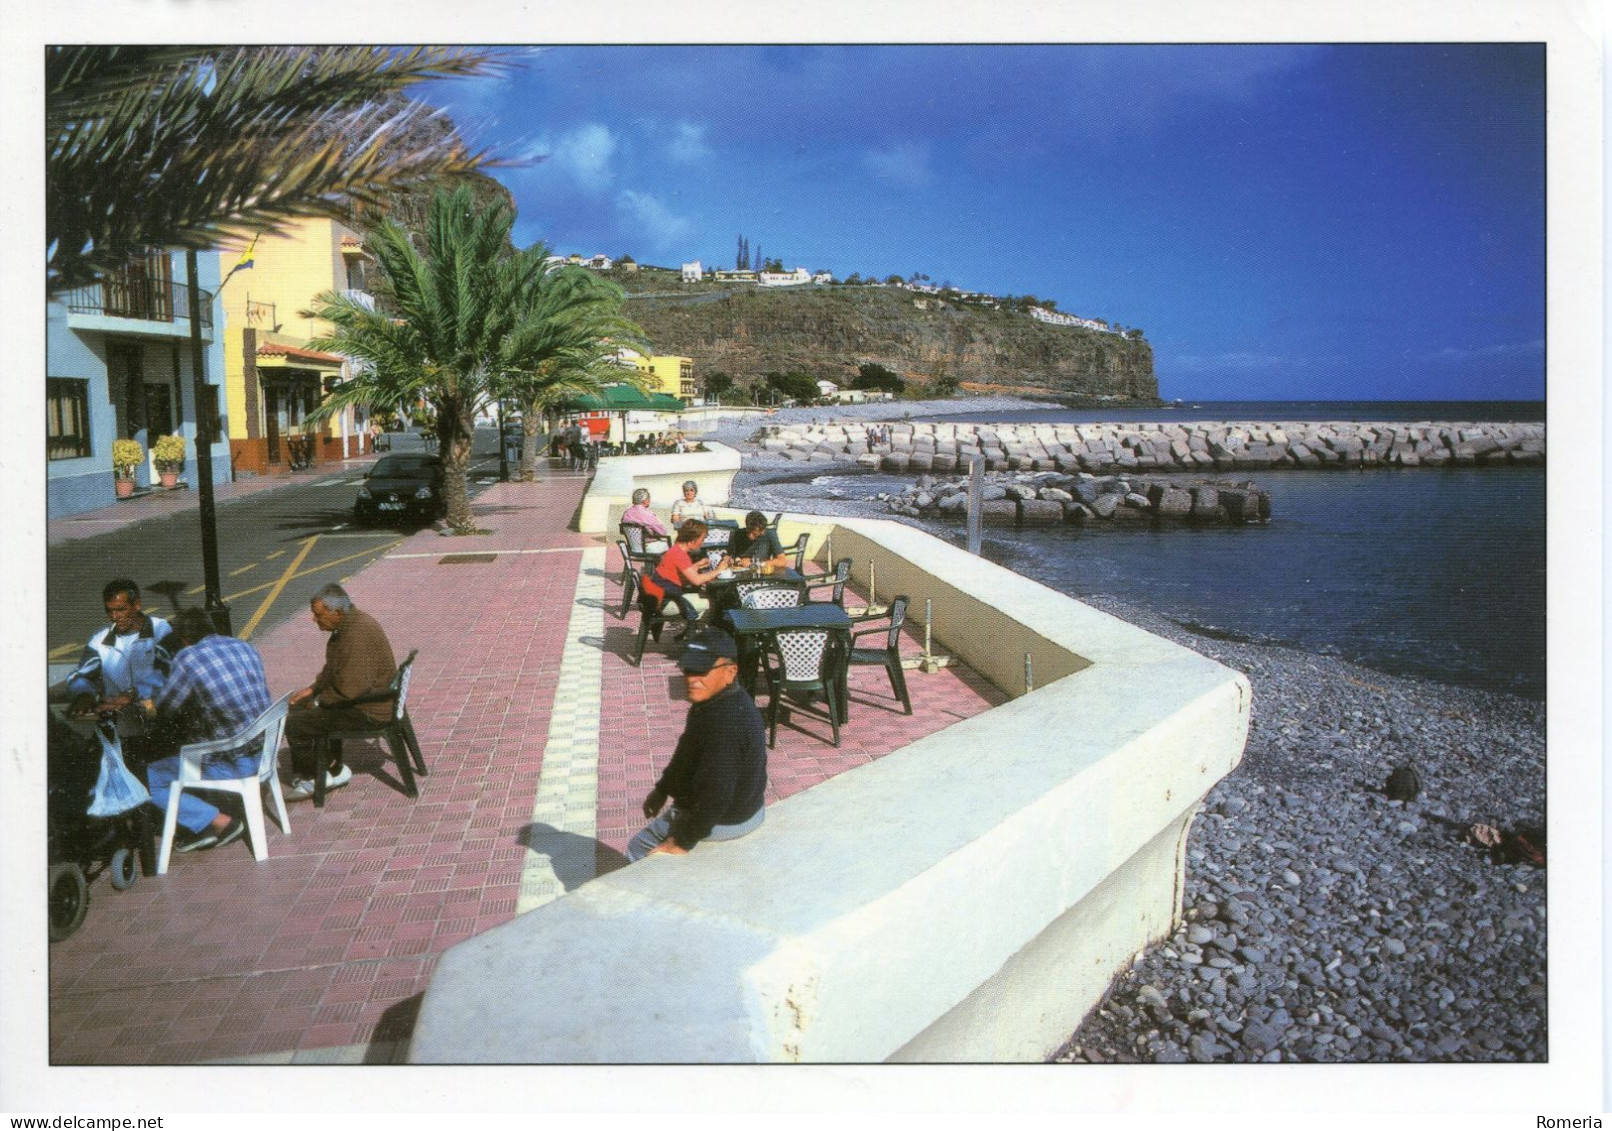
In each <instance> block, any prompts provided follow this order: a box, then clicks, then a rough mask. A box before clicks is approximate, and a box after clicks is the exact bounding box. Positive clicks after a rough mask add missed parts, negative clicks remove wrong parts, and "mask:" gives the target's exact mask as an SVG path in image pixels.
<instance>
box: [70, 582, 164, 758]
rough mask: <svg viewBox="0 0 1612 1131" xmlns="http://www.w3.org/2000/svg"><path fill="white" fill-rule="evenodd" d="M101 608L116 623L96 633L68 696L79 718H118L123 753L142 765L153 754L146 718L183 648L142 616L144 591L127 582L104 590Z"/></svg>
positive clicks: (157, 621)
mask: <svg viewBox="0 0 1612 1131" xmlns="http://www.w3.org/2000/svg"><path fill="white" fill-rule="evenodd" d="M101 604H102V606H103V607H104V608H105V609H106V615H107V617H108V618H109V619H110V620H111V623H110V624H108V625H107V626H106V627H104V628H99V629H97V630H96V631H95V635H94V636H91V637H90V639H89V643H88V644H86V645H84V650H83V651H82V652H80V653H79V657H78V667H77V668H75V669H74V670H73V674H72V675H70V676H68V677H67V694H68V697H69V699H70V701H71V704H72V708H71V709H72V711H73V712H74V713H75V714H91V713H94V712H102V713H112V712H115V713H116V714H117V728H118V735H119V736H120V738H121V739H122V740H123V746H124V753H125V754H126V755H127V756H129V758H130V759H131V760H132V761H134V762H140V761H143V760H144V757H145V755H146V754H147V753H148V752H147V750H146V749H145V743H144V739H143V736H144V735H145V732H146V726H145V720H146V714H147V712H148V711H149V709H150V706H151V702H152V700H153V699H154V698H155V696H156V694H157V692H158V691H159V690H161V689H162V685H163V684H164V683H165V682H166V681H167V679H168V671H169V668H170V666H171V664H172V661H173V653H174V651H175V649H177V648H178V646H179V642H178V640H177V638H176V637H175V636H174V635H173V629H172V628H171V627H170V626H169V624H168V622H167V621H165V620H163V619H162V618H161V617H153V616H148V615H147V614H146V613H145V612H143V611H142V610H141V608H140V587H139V586H138V585H136V584H135V583H134V582H133V581H132V580H130V579H129V578H127V577H115V578H113V579H112V580H111V581H108V582H107V583H106V585H105V586H103V587H102V589H101Z"/></svg>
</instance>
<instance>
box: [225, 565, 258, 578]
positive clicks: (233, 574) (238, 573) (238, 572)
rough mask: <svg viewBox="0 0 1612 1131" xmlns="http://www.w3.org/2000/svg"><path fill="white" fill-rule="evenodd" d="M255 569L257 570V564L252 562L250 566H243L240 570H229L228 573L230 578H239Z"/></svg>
mask: <svg viewBox="0 0 1612 1131" xmlns="http://www.w3.org/2000/svg"><path fill="white" fill-rule="evenodd" d="M256 568H257V563H256V562H253V563H252V564H251V565H243V566H242V567H241V568H240V569H236V570H231V571H230V576H231V577H239V576H241V574H243V573H246V572H247V571H248V570H254V569H256Z"/></svg>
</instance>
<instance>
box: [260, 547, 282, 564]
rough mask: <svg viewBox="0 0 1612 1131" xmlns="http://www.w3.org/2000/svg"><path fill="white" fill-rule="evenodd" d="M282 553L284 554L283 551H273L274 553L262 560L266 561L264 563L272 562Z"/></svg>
mask: <svg viewBox="0 0 1612 1131" xmlns="http://www.w3.org/2000/svg"><path fill="white" fill-rule="evenodd" d="M283 553H285V551H284V550H276V551H274V553H272V554H270V555H269V556H268V557H266V558H264V559H263V560H264V561H266V562H272V561H273V560H274V559H275V558H277V557H279V556H280V555H281V554H283Z"/></svg>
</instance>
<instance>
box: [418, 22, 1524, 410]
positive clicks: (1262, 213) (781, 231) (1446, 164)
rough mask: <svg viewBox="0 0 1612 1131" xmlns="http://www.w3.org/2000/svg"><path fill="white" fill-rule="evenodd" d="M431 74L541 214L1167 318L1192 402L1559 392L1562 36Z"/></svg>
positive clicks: (624, 57)
mask: <svg viewBox="0 0 1612 1131" xmlns="http://www.w3.org/2000/svg"><path fill="white" fill-rule="evenodd" d="M515 55H516V58H517V59H518V61H519V67H518V69H516V70H515V71H513V72H512V73H510V74H507V75H505V76H503V77H501V78H497V79H492V78H488V79H477V80H459V81H453V82H437V83H432V84H429V85H428V86H425V87H422V88H419V89H420V90H421V92H422V96H423V97H425V98H426V99H427V100H428V101H431V102H433V103H435V104H438V105H441V106H443V107H445V108H446V109H447V110H448V111H449V112H450V113H451V114H452V115H453V117H454V119H455V120H456V121H457V122H459V123H460V125H461V127H462V128H463V129H464V131H465V132H466V133H467V134H468V135H470V136H471V138H472V139H473V140H474V141H476V142H477V143H478V144H481V145H486V146H489V147H491V148H493V149H494V150H496V151H498V152H499V153H502V154H506V155H519V156H525V157H530V158H541V160H536V161H534V162H533V163H532V164H530V165H527V166H525V167H522V168H514V169H505V170H500V171H499V172H498V174H497V175H498V177H499V179H500V180H502V181H503V182H504V183H505V184H507V185H508V186H509V188H510V189H511V191H512V192H513V193H514V196H515V200H516V204H517V207H518V209H519V221H518V224H517V228H516V237H517V239H518V240H519V241H520V242H522V243H529V242H531V241H533V240H537V239H542V240H544V241H546V242H548V243H549V244H550V245H551V246H553V247H554V248H555V249H556V250H558V251H563V252H572V251H576V252H580V253H582V254H585V255H587V254H593V253H595V252H603V253H605V254H607V255H611V256H619V255H621V254H623V253H628V254H631V255H632V256H633V257H634V258H636V259H638V260H639V261H641V262H646V263H655V264H665V265H669V266H676V265H677V264H680V263H682V262H684V261H686V260H691V259H700V260H702V261H703V262H704V263H705V264H706V265H708V266H710V265H720V266H724V267H726V266H732V264H733V261H734V256H735V252H736V243H737V237H738V235H739V234H740V233H743V234H744V235H745V236H747V237H748V239H749V241H750V247H751V249H752V250H753V251H755V250H759V251H760V252H761V253H762V254H763V255H765V256H767V257H769V258H771V257H777V258H780V259H782V260H783V261H784V263H785V264H786V265H787V266H790V267H793V266H796V265H800V266H804V267H808V268H810V269H813V270H818V269H825V270H830V271H833V272H834V273H835V274H836V276H838V277H841V278H843V277H845V276H847V275H849V274H850V273H852V272H860V273H861V274H863V275H867V274H870V273H876V274H878V275H879V276H884V275H888V274H891V273H897V274H901V275H909V274H911V273H912V272H922V273H924V274H927V275H929V276H930V277H931V278H932V279H934V280H935V281H937V282H940V281H949V282H951V283H953V284H954V285H956V286H958V287H961V288H964V289H968V290H980V291H990V292H993V293H997V294H1002V293H1012V294H1027V293H1028V294H1035V295H1038V296H1044V297H1051V298H1054V299H1056V300H1057V302H1058V305H1059V308H1060V309H1062V310H1065V311H1069V312H1071V313H1075V314H1082V315H1087V316H1092V317H1099V318H1105V319H1108V320H1109V321H1112V322H1118V323H1122V324H1123V325H1125V326H1139V327H1141V328H1142V329H1143V330H1144V331H1145V332H1146V335H1147V337H1148V339H1149V341H1150V342H1151V343H1152V345H1153V349H1154V354H1155V365H1156V369H1157V372H1158V376H1159V386H1160V392H1161V394H1162V395H1163V396H1165V397H1182V398H1188V399H1243V398H1252V399H1263V398H1284V399H1286V398H1292V399H1366V398H1373V399H1418V398H1427V399H1491V398H1495V399H1501V398H1539V397H1543V395H1544V328H1545V327H1544V309H1545V306H1544V303H1545V296H1544V289H1545V288H1544V279H1545V262H1544V251H1545V246H1544V169H1545V164H1544V162H1545V154H1544V53H1543V50H1542V49H1541V48H1540V47H1538V46H1530V45H1516V44H1471V45H1460V44H1428V45H1365V44H1352V45H1336V46H1326V45H1318V46H1316V45H1267V46H1257V45H1255V46H1207V45H1205V46H1184V45H1183V46H1147V45H1135V46H891V47H862V46H848V47H834V46H815V47H565V48H541V49H526V50H520V51H517V52H515Z"/></svg>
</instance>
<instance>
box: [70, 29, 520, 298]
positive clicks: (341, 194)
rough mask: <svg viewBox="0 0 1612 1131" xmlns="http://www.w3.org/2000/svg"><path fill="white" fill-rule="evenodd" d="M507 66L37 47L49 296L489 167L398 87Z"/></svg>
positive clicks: (440, 57) (419, 57)
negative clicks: (177, 252) (40, 53)
mask: <svg viewBox="0 0 1612 1131" xmlns="http://www.w3.org/2000/svg"><path fill="white" fill-rule="evenodd" d="M505 66H506V64H505V63H504V62H503V61H502V60H501V59H500V58H499V57H497V56H494V55H491V54H489V53H487V52H484V51H475V50H466V49H462V48H447V49H445V48H415V49H408V50H405V49H399V48H389V47H387V48H383V47H229V48H225V47H181V46H159V47H107V46H95V45H90V46H86V45H76V46H60V47H50V48H47V49H46V52H45V182H46V209H45V216H46V222H45V239H46V245H47V254H48V261H47V265H46V287H47V290H48V291H49V292H51V293H55V292H57V291H60V290H62V289H65V288H68V287H74V286H78V285H80V284H82V283H86V282H89V281H90V280H91V279H93V278H95V277H96V276H97V275H98V274H100V273H102V272H104V271H107V270H110V269H113V268H116V267H119V266H122V265H123V264H124V263H125V262H127V260H128V259H129V257H130V256H131V255H133V254H135V253H137V252H139V251H141V250H143V249H145V248H148V247H182V248H191V249H195V250H203V249H206V248H209V247H214V246H216V245H217V244H218V243H219V242H220V241H221V238H222V237H224V236H226V235H228V234H232V233H235V234H238V233H241V232H247V231H262V230H268V231H276V230H278V225H279V224H281V223H283V222H284V221H286V220H289V219H292V218H295V217H299V216H309V215H340V214H341V213H343V212H344V211H345V210H346V209H347V208H349V207H350V206H351V205H352V203H353V202H355V201H356V202H359V203H367V204H376V203H378V202H379V201H380V199H381V197H382V196H383V195H384V194H385V193H387V192H388V191H390V190H392V189H395V188H398V187H401V186H406V185H409V184H413V183H418V182H419V181H422V180H426V179H430V178H434V177H438V176H444V175H452V174H460V173H467V172H470V171H473V170H475V169H478V168H482V167H486V166H488V165H489V164H494V162H491V161H490V160H489V158H488V157H487V156H486V155H485V154H483V153H473V152H471V151H470V150H469V149H468V148H467V147H466V146H465V144H464V142H463V140H462V139H461V138H460V137H459V135H458V134H457V132H456V131H454V130H453V129H452V128H451V126H449V127H448V128H444V125H445V123H446V119H444V118H442V117H441V116H440V115H439V113H438V112H437V111H434V110H432V109H430V108H429V107H426V106H424V105H422V104H420V103H417V102H410V101H407V100H406V99H404V98H403V97H402V96H401V93H400V92H401V91H403V90H404V89H405V88H406V87H407V86H408V85H409V84H411V83H414V82H417V81H419V80H420V79H424V78H431V77H441V76H454V75H473V74H486V73H490V72H496V71H498V70H501V69H503V68H504V67H505Z"/></svg>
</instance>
